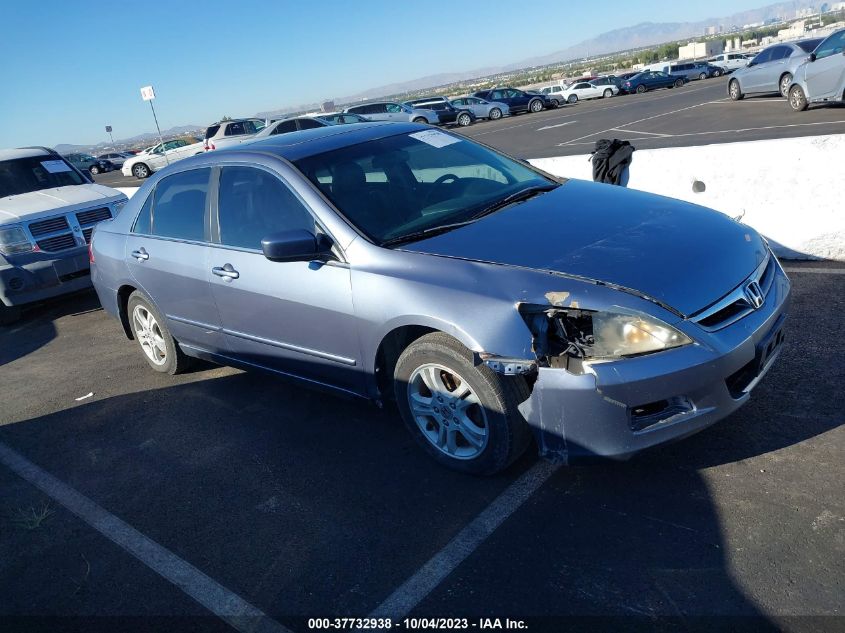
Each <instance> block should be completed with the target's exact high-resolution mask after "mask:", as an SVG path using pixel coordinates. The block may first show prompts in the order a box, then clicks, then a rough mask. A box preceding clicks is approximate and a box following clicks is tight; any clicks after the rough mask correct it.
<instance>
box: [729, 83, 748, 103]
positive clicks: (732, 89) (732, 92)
mask: <svg viewBox="0 0 845 633" xmlns="http://www.w3.org/2000/svg"><path fill="white" fill-rule="evenodd" d="M728 96H729V97H730V98H731V101H742V100H743V98H745V95H744V94H742V88H740V87H739V82H738V81H737V80H736V79H731V83H730V84H728Z"/></svg>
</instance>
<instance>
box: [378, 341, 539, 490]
mask: <svg viewBox="0 0 845 633" xmlns="http://www.w3.org/2000/svg"><path fill="white" fill-rule="evenodd" d="M429 385H432V386H434V387H435V389H430V388H429ZM393 386H394V393H395V395H396V402H397V405H398V406H399V411H400V413H401V414H402V420H403V421H404V422H405V425H406V426H407V428H408V430H409V431H410V432H411V435H413V436H414V439H415V440H416V441H417V443H418V444H419V445H420V446H421V447H422V448H423V450H425V452H426V453H428V455H429V456H431V457H432V458H433V459H434V460H435V461H437V462H439V463H440V464H442V465H444V466H447V467H449V468H452V469H454V470H458V471H461V472H465V473H471V474H474V475H492V474H494V473H497V472H499V471H501V470H503V469H504V468H507V467H508V466H509V465H510V464H511V463H513V462H514V460H516V459H517V458H518V457H519V456H520V455H521V454H522V453H523V452H524V451H525V448H526V447H527V446H528V443H529V441H530V439H531V436H530V431H529V428H528V424H527V423H526V422H525V420H524V418H523V417H522V415H521V414H520V413H519V410H518V409H517V405H518V404H519V403H520V402H522V401H524V400H525V399H526V398H528V395H529V391H528V385H527V384H526V382H525V380H524V379H523V378H522V377H521V376H508V377H505V376H501V375H499V374H497V373H495V372H494V371H493V370H492V369H490V368H489V367H487V366H486V365H484V364H475V359H474V356H473V353H472V352H471V351H470V350H468V349H467V348H466V347H464V346H463V345H461V343H460V342H459V341H457V340H455V339H454V338H452V337H451V336H448V335H447V334H444V333H442V332H434V333H432V334H427V335H425V336H423V337H421V338H419V339H417V340H416V341H414V342H413V343H411V345H409V346H408V347H407V348H406V349H405V351H404V352H402V354H401V355H400V356H399V360H398V361H397V363H396V369H395V371H394V381H393ZM412 401H413V402H414V408H413V410H412V408H411V402H412Z"/></svg>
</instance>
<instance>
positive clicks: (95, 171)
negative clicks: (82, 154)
mask: <svg viewBox="0 0 845 633" xmlns="http://www.w3.org/2000/svg"><path fill="white" fill-rule="evenodd" d="M88 171H90V172H91V175H92V176H96V175H97V174H99V173H100V168H99V167H97V166H96V165H91V168H90V169H89V170H88Z"/></svg>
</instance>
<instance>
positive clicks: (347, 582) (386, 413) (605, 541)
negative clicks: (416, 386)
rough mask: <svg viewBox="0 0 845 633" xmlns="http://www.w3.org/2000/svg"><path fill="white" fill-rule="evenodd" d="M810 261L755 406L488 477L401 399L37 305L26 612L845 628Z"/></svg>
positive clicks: (829, 345)
mask: <svg viewBox="0 0 845 633" xmlns="http://www.w3.org/2000/svg"><path fill="white" fill-rule="evenodd" d="M479 129H480V128H479ZM789 270H790V271H791V272H790V275H791V278H792V280H793V284H794V286H793V288H794V294H793V306H792V309H791V317H790V320H789V323H788V331H787V332H788V335H787V342H786V343H785V348H784V351H783V354H782V356H781V358H780V360H779V362H778V363H777V364H776V366H775V367H774V369H773V370H772V371H771V373H770V374H769V375H768V376H767V377H766V379H765V380H764V381H763V382H762V383H761V384H760V385H759V386H758V387H757V389H756V390H755V392H754V394H753V397H752V399H751V402H750V403H749V404H748V405H747V406H745V407H744V408H742V409H740V410H739V411H738V412H737V413H736V414H734V415H733V416H731V417H730V418H728V419H726V420H724V421H723V422H721V423H719V424H718V425H716V426H714V427H712V428H711V429H709V430H707V431H705V432H703V433H701V434H699V435H697V436H694V437H692V438H689V439H687V440H685V441H683V442H680V443H677V444H675V445H672V446H668V447H665V448H662V449H660V450H656V451H652V452H650V453H647V454H644V455H641V456H639V457H638V458H636V459H634V460H632V461H630V462H627V463H600V464H593V465H589V466H579V467H569V468H566V467H564V468H558V469H555V468H553V467H550V466H548V465H547V464H546V463H545V462H538V461H537V460H536V458H535V457H534V456H533V455H532V454H528V455H526V456H525V457H524V458H522V459H521V460H520V461H519V462H518V463H517V464H515V465H514V466H513V467H512V468H510V469H509V470H508V471H506V472H505V473H503V474H501V475H500V476H496V477H493V478H488V479H479V478H472V477H467V476H463V475H459V474H456V473H452V472H450V471H448V470H444V469H443V468H441V467H439V466H437V465H435V464H434V463H433V462H432V461H430V460H429V459H427V458H426V457H425V456H424V455H423V454H422V452H421V451H419V450H418V449H417V448H416V446H415V445H414V442H413V440H412V438H411V437H410V436H409V435H408V434H407V433H406V431H405V430H404V429H403V428H402V426H401V424H400V423H399V421H398V419H397V416H396V413H395V412H394V411H393V410H392V409H389V408H388V409H385V410H379V409H376V408H374V407H372V406H370V405H367V404H362V403H360V402H355V401H348V400H343V399H338V398H334V397H328V396H326V395H323V394H321V393H318V392H312V391H309V390H305V389H302V388H300V387H298V386H296V385H291V384H288V383H285V382H281V381H279V380H277V379H275V378H270V377H266V376H263V375H260V374H250V373H243V372H240V371H237V370H233V369H228V368H218V367H213V366H210V365H201V366H199V367H197V368H196V369H195V370H194V371H193V372H192V373H189V374H187V375H182V376H179V377H175V378H174V377H165V376H161V375H158V374H154V373H153V372H152V371H150V370H149V369H148V367H147V366H146V363H145V362H144V360H143V359H142V357H141V355H140V354H139V353H138V351H137V350H136V348H135V343H134V342H130V341H127V340H125V339H124V338H123V336H122V333H121V332H120V331H119V327H118V325H117V324H116V323H114V322H112V321H111V320H109V319H108V318H107V317H106V315H105V314H104V313H103V312H102V310H100V309H99V306H98V303H97V299H96V296H95V295H94V294H93V292H86V293H82V294H79V295H75V296H73V297H68V298H66V299H64V300H60V301H55V302H51V303H48V304H44V305H41V306H36V307H34V308H32V309H30V310H28V311H27V312H26V313H25V316H24V319H23V321H21V322H20V323H18V324H16V325H15V326H10V327H4V328H0V384H2V385H3V389H2V391H1V392H0V420H2V426H0V490H2V495H1V496H2V510H0V512H1V513H2V514H0V560H2V561H3V562H2V565H0V586H2V587H3V592H2V598H0V616H2V618H3V620H2V621H3V622H4V623H5V625H6V626H10V627H11V628H8V629H7V630H10V631H12V630H14V631H24V630H34V629H38V630H50V631H58V630H86V631H91V630H120V631H128V630H143V631H151V630H167V631H175V630H179V631H188V630H203V631H205V630H231V629H230V628H229V625H230V624H231V625H233V626H234V627H235V628H237V629H238V630H241V631H248V630H263V631H285V630H293V631H306V630H309V627H308V621H307V618H312V617H336V616H341V617H343V616H348V617H363V616H367V615H368V614H375V615H381V616H391V617H393V618H397V619H401V618H402V617H404V616H405V615H412V616H428V617H467V618H471V619H470V625H469V626H470V628H478V627H477V626H473V625H474V624H478V623H479V622H481V620H480V619H479V618H483V617H491V618H502V619H504V618H511V619H521V618H524V619H526V621H527V623H528V626H529V630H535V631H541V630H542V631H546V630H548V631H560V630H565V629H566V628H567V627H568V626H580V627H581V628H590V629H592V630H619V629H620V628H625V629H631V628H635V627H637V626H640V627H641V628H648V629H651V628H655V627H656V628H662V629H663V630H692V629H697V628H700V629H707V630H714V629H721V630H738V629H741V628H752V629H755V630H769V629H772V630H774V629H779V630H800V631H817V630H830V631H833V630H842V625H843V619H842V613H843V612H842V609H843V595H845V568H843V566H842V560H843V558H844V557H845V498H843V494H842V481H843V480H845V460H843V459H842V455H843V450H845V428H843V425H842V424H843V413H842V385H843V384H845V360H843V358H845V344H843V341H842V338H841V332H842V314H843V312H845V292H843V289H845V274H842V273H843V271H844V270H845V269H843V265H841V264H830V263H801V264H790V265H789ZM88 394H91V395H88ZM86 396H87V397H86ZM213 613H217V614H218V615H219V616H220V617H215V616H214V615H212V614H213ZM11 616H15V617H17V618H18V619H14V618H12V617H11ZM33 616H38V617H33ZM110 617H112V618H114V617H119V618H120V619H119V620H113V619H110ZM127 617H129V619H127ZM74 618H75V619H74ZM503 621H504V620H503ZM396 628H402V627H401V626H397V627H396Z"/></svg>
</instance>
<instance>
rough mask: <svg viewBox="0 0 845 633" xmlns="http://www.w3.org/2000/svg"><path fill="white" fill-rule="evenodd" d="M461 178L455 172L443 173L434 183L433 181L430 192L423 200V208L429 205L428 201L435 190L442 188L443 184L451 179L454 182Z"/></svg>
mask: <svg viewBox="0 0 845 633" xmlns="http://www.w3.org/2000/svg"><path fill="white" fill-rule="evenodd" d="M459 180H460V178H458V177H457V176H456V175H455V174H443V175H442V176H440V177H439V178H438V179H437V180H435V181H434V182H433V183H431V188H430V189H429V190H428V193H427V194H426V196H425V199H424V200H423V209H425V208H426V207H427V206H428V201H429V200H431V197H432V196H433V195H434V192H435V191H437V190H438V189H440V187H442V186H443V185H445V184H446V183H447V182H449V181H451V182H452V183H456V182H458V181H459Z"/></svg>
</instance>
